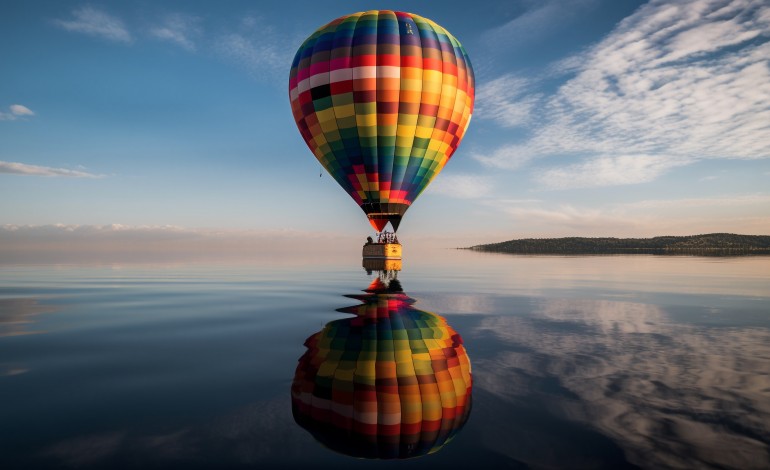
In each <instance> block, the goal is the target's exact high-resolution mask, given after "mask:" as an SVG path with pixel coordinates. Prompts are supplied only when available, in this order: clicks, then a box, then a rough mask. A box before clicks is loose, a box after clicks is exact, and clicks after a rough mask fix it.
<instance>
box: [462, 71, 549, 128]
mask: <svg viewBox="0 0 770 470" xmlns="http://www.w3.org/2000/svg"><path fill="white" fill-rule="evenodd" d="M529 88H530V84H529V80H526V79H523V78H518V77H513V76H510V75H506V76H502V77H499V78H496V79H494V80H491V81H489V82H486V83H483V84H481V85H480V86H479V89H478V90H477V92H476V107H475V109H474V112H473V116H474V118H477V119H489V120H493V121H496V122H497V123H498V124H499V125H500V126H502V127H517V126H522V125H524V124H526V123H527V122H528V121H529V119H530V118H531V115H532V110H533V108H534V107H535V105H536V104H537V102H538V101H539V100H540V99H541V95H540V94H537V93H532V92H531V90H530V89H529Z"/></svg>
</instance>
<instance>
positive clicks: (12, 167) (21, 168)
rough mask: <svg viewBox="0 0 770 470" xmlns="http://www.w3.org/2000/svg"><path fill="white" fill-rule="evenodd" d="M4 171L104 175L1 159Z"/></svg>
mask: <svg viewBox="0 0 770 470" xmlns="http://www.w3.org/2000/svg"><path fill="white" fill-rule="evenodd" d="M2 173H5V174H12V175H27V176H68V177H72V178H101V177H102V176H103V175H96V174H93V173H87V172H85V171H78V170H69V169H67V168H53V167H50V166H39V165H28V164H26V163H17V162H4V161H0V174H2Z"/></svg>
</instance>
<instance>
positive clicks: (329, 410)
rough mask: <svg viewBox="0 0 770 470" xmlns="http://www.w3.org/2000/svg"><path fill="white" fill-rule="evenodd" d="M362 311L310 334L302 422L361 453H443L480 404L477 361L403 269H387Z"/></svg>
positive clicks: (299, 381)
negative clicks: (407, 282) (423, 305)
mask: <svg viewBox="0 0 770 470" xmlns="http://www.w3.org/2000/svg"><path fill="white" fill-rule="evenodd" d="M349 297H351V298H355V299H357V300H359V301H361V302H362V304H361V305H356V306H353V307H347V308H343V309H339V311H340V312H345V313H352V314H354V315H355V317H353V318H347V319H342V320H336V321H333V322H330V323H328V324H327V325H326V326H325V327H324V329H323V330H322V331H320V332H318V333H316V334H314V335H313V336H311V337H310V338H308V339H307V340H306V341H305V346H306V347H307V351H306V352H305V354H304V355H303V356H302V357H301V358H300V359H299V364H298V366H297V371H296V373H295V375H294V382H293V384H292V388H291V397H292V411H293V413H294V419H295V420H296V421H297V423H298V424H299V425H300V426H302V427H303V428H305V429H306V430H308V431H309V432H310V433H311V434H312V435H313V436H314V437H315V438H316V439H317V440H318V441H319V442H321V443H322V444H324V445H325V446H326V447H328V448H330V449H332V450H334V451H337V452H341V453H344V454H347V455H351V456H354V457H363V458H374V459H399V458H400V459H404V458H410V457H418V456H421V455H425V454H429V453H433V452H436V451H437V450H439V449H440V448H441V447H442V446H443V445H444V444H446V443H447V442H449V440H450V439H451V438H452V437H453V436H454V435H455V434H457V432H458V431H459V430H460V429H461V428H462V427H463V425H464V424H465V422H466V421H467V419H468V416H469V414H470V410H471V385H472V384H471V382H472V379H471V365H470V361H469V359H468V355H467V354H466V352H465V348H464V346H463V345H462V338H461V337H460V335H459V334H457V332H456V331H454V330H453V329H452V327H450V326H449V325H448V324H447V323H446V320H445V319H444V318H442V317H440V316H438V315H436V314H433V313H430V312H425V311H422V310H418V309H416V308H414V307H413V304H414V300H413V299H411V298H410V297H408V296H407V295H406V294H404V293H403V291H402V290H401V286H400V283H399V281H398V280H397V279H396V278H395V272H394V271H388V272H383V273H380V275H379V276H378V277H377V278H376V279H375V280H374V282H372V284H371V285H370V286H369V288H368V289H366V294H364V295H351V296H349Z"/></svg>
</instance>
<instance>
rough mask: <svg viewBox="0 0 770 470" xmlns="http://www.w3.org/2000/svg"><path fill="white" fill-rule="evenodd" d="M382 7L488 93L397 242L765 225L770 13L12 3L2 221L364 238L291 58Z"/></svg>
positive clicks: (2, 102) (536, 5)
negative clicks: (465, 62) (323, 33)
mask: <svg viewBox="0 0 770 470" xmlns="http://www.w3.org/2000/svg"><path fill="white" fill-rule="evenodd" d="M372 8H390V9H394V10H405V11H411V12H414V13H417V14H420V15H422V16H425V17H428V18H431V19H433V20H434V21H436V22H438V23H439V24H441V25H442V26H444V27H445V28H446V29H448V30H449V31H450V32H451V33H452V34H454V35H455V36H456V37H457V38H458V39H459V40H460V41H461V42H462V43H463V45H464V46H465V48H466V50H467V52H468V54H469V56H470V58H471V61H472V63H473V65H474V69H475V72H476V77H477V102H476V109H475V112H474V115H473V119H472V121H471V123H470V127H469V130H468V133H467V134H466V136H465V139H464V140H463V142H462V144H461V145H460V148H459V149H458V151H457V153H456V154H455V155H454V156H453V158H452V160H451V161H450V162H449V164H448V165H447V166H446V167H445V169H444V170H443V172H442V173H441V174H440V175H439V176H438V177H437V178H436V180H435V181H434V182H433V183H432V184H431V186H430V187H429V188H428V189H427V190H426V192H425V193H423V195H422V196H421V197H420V198H419V199H418V200H417V201H416V202H415V204H414V205H413V207H412V208H410V210H409V212H408V213H407V214H406V217H405V218H404V222H403V224H402V225H401V228H400V230H399V234H400V235H402V237H407V238H408V237H415V238H419V237H430V236H437V235H443V236H447V237H449V238H451V237H452V236H457V237H458V239H459V238H462V239H464V240H471V239H478V242H479V243H481V242H487V241H497V240H499V239H509V238H515V237H525V236H568V235H576V236H581V235H585V236H592V235H607V236H648V235H659V234H692V233H705V232H714V231H730V232H737V233H755V234H760V233H764V234H766V233H770V4H767V2H764V1H762V0H754V1H751V0H736V1H727V0H720V1H716V0H715V1H707V0H682V1H676V2H670V1H651V2H632V1H622V2H617V1H615V0H571V1H566V0H565V1H557V0H545V1H534V0H519V1H510V0H498V1H485V0H479V1H475V2H469V1H467V0H466V1H462V2H460V1H441V2H438V1H432V2H414V1H412V2H405V1H393V2H389V3H387V4H383V3H379V2H360V1H336V2H331V1H330V2H318V1H314V2H311V1H298V2H297V1H295V2H269V3H268V2H259V3H255V2H246V1H243V2H238V1H233V2H220V3H216V4H214V3H211V2H196V1H192V2H190V1H177V2H173V1H168V2H155V1H138V2H91V3H87V2H78V1H74V2H62V1H31V2H2V4H0V59H2V60H1V61H0V64H2V72H1V73H0V226H5V229H6V230H8V229H11V228H13V226H21V225H32V226H45V225H51V224H63V225H65V226H69V227H73V226H91V225H94V226H110V225H111V224H120V225H116V227H121V229H124V228H125V227H126V226H141V227H144V228H145V229H146V228H147V227H149V228H152V227H164V226H175V227H185V228H187V229H197V228H205V229H209V230H210V229H218V230H219V229H222V230H239V231H242V230H249V231H256V232H259V231H276V230H277V231H281V230H288V231H298V232H310V231H321V232H324V233H335V232H336V233H345V234H355V233H359V234H361V236H362V237H363V236H365V235H367V234H368V233H369V232H370V226H369V224H368V223H367V222H366V218H365V216H364V214H363V212H361V210H360V209H359V208H358V207H357V205H356V204H355V203H354V202H353V201H352V200H351V199H350V198H349V197H348V196H347V194H345V192H344V191H343V190H342V189H341V188H339V187H338V186H337V184H336V183H335V182H334V181H333V180H332V178H330V177H329V176H328V175H327V174H326V173H325V172H324V175H323V177H321V178H319V169H320V168H319V164H318V163H317V161H316V160H315V158H314V157H313V155H312V154H311V152H310V151H309V150H308V148H307V147H306V145H305V144H304V142H303V141H302V139H301V137H300V135H299V132H298V131H297V129H296V126H295V124H294V121H293V118H292V115H291V110H290V106H289V100H288V96H287V82H288V73H289V68H290V65H291V59H292V57H293V56H294V53H295V52H296V50H297V48H298V47H299V45H300V44H301V42H302V41H303V40H304V39H305V38H306V37H307V36H308V35H309V34H311V33H312V32H313V31H314V30H315V29H317V28H318V27H319V26H321V25H323V24H325V23H326V22H328V21H330V20H332V19H334V18H336V17H339V16H342V15H344V14H348V13H352V12H355V11H361V10H365V9H372Z"/></svg>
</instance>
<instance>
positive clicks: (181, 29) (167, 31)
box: [149, 13, 201, 51]
mask: <svg viewBox="0 0 770 470" xmlns="http://www.w3.org/2000/svg"><path fill="white" fill-rule="evenodd" d="M149 33H150V35H151V36H153V37H155V38H157V39H161V40H164V41H169V42H172V43H174V44H176V45H177V46H180V47H182V48H184V49H187V50H188V51H194V50H195V49H196V46H195V39H196V37H197V36H199V35H200V34H201V27H200V18H197V17H195V16H190V15H185V14H181V13H174V14H171V15H168V16H166V18H165V20H164V21H163V24H161V25H160V26H156V27H154V28H152V29H150V31H149Z"/></svg>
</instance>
